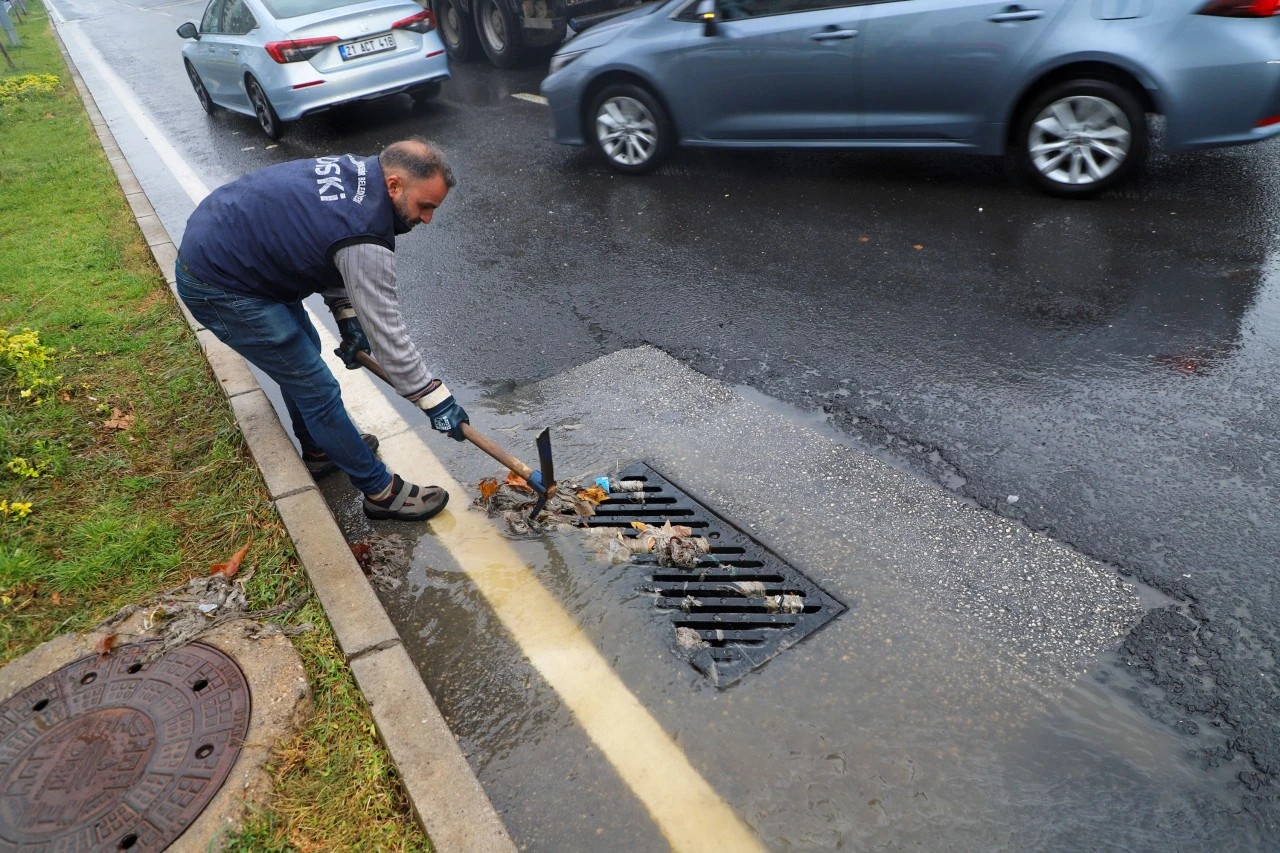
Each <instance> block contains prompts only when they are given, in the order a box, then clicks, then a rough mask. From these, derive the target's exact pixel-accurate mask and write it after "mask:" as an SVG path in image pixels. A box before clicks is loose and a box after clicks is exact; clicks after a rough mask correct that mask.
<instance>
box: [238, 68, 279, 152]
mask: <svg viewBox="0 0 1280 853" xmlns="http://www.w3.org/2000/svg"><path fill="white" fill-rule="evenodd" d="M244 88H245V92H247V93H248V95H249V103H250V104H252V105H253V114H254V116H255V117H256V118H257V119H258V127H260V128H262V132H263V133H264V134H266V136H267V139H270V140H271V141H273V142H274V141H275V140H277V139H279V138H280V137H281V135H283V134H284V124H283V123H282V122H281V121H280V116H278V115H276V108H275V107H273V106H271V101H270V99H268V98H267V93H266V92H264V91H262V87H261V86H260V85H258V81H257V80H255V79H253V78H252V77H246V78H245V81H244Z"/></svg>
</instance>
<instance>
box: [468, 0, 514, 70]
mask: <svg viewBox="0 0 1280 853" xmlns="http://www.w3.org/2000/svg"><path fill="white" fill-rule="evenodd" d="M473 11H474V12H475V18H476V33H477V34H478V35H479V36H480V46H481V47H482V48H484V52H485V55H486V56H488V57H489V61H490V62H492V63H493V64H494V65H496V66H498V67H499V68H510V67H512V66H513V65H515V64H516V63H517V62H519V61H520V59H521V57H522V55H523V53H524V44H523V40H522V39H521V34H520V21H519V20H517V18H516V16H515V15H514V14H513V13H512V11H511V9H509V8H508V7H507V4H506V3H505V2H503V0H476V2H475V6H474V7H473Z"/></svg>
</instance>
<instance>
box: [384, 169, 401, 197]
mask: <svg viewBox="0 0 1280 853" xmlns="http://www.w3.org/2000/svg"><path fill="white" fill-rule="evenodd" d="M386 181H387V192H388V193H390V194H391V195H395V192H396V190H398V189H400V188H401V187H403V186H404V182H403V181H401V180H400V176H399V175H395V174H392V175H387V176H386Z"/></svg>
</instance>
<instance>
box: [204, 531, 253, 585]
mask: <svg viewBox="0 0 1280 853" xmlns="http://www.w3.org/2000/svg"><path fill="white" fill-rule="evenodd" d="M252 544H253V537H252V536H250V537H249V541H248V542H246V543H244V547H243V548H241V549H240V550H239V551H236V552H235V554H233V555H232V556H231V559H230V560H227V561H226V562H225V563H214V564H213V565H212V566H210V567H209V574H211V575H222V576H223V577H225V578H233V577H235V576H236V572H238V571H240V563H241V561H242V560H244V555H245V554H248V553H249V546H250V545H252Z"/></svg>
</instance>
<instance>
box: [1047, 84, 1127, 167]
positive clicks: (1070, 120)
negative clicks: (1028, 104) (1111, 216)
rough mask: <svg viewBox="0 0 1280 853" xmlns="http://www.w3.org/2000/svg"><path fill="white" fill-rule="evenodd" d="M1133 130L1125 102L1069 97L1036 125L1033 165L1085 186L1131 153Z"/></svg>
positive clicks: (1049, 106) (1120, 164)
mask: <svg viewBox="0 0 1280 853" xmlns="http://www.w3.org/2000/svg"><path fill="white" fill-rule="evenodd" d="M1132 139H1133V128H1132V127H1131V126H1130V124H1129V119H1128V117H1126V116H1125V114H1124V111H1123V110H1121V109H1120V107H1119V106H1117V105H1116V104H1114V103H1112V102H1111V101H1109V100H1107V99H1106V98H1102V97H1098V96H1097V95H1068V96H1067V97H1064V98H1061V99H1059V100H1056V101H1054V102H1053V103H1051V104H1049V105H1048V106H1046V107H1045V108H1044V109H1043V110H1041V111H1040V113H1039V114H1038V115H1037V116H1036V118H1035V121H1033V122H1032V123H1031V132H1030V134H1029V136H1028V139H1027V146H1028V153H1029V155H1030V157H1031V163H1032V165H1034V166H1035V168H1036V170H1037V171H1038V172H1040V174H1041V175H1043V176H1044V177H1045V178H1047V179H1049V180H1051V181H1056V182H1058V183H1061V184H1069V185H1072V186H1085V185H1088V184H1094V183H1097V182H1099V181H1103V180H1105V179H1106V178H1108V177H1110V176H1111V175H1113V174H1114V173H1115V172H1116V171H1117V170H1118V169H1119V168H1120V167H1121V166H1122V165H1124V161H1125V160H1126V159H1127V158H1128V156H1129V151H1130V147H1131V145H1132Z"/></svg>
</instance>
